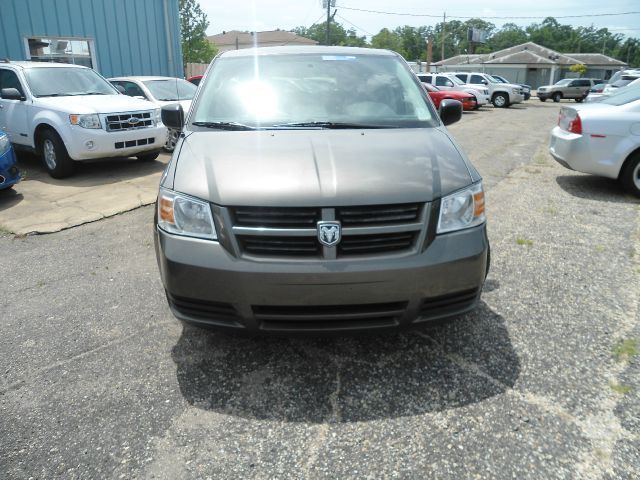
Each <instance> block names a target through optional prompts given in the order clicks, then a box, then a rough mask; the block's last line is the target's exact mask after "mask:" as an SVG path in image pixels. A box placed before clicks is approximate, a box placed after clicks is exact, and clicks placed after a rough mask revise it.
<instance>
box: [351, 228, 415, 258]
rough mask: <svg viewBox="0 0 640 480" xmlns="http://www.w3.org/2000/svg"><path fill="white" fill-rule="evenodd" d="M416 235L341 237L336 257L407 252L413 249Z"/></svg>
mask: <svg viewBox="0 0 640 480" xmlns="http://www.w3.org/2000/svg"><path fill="white" fill-rule="evenodd" d="M417 234H418V232H401V233H385V234H379V235H351V236H348V237H343V238H342V241H341V242H340V243H339V244H338V255H339V256H344V255H367V254H372V253H392V252H398V251H403V250H408V249H410V248H411V247H413V245H414V241H415V239H416V237H417Z"/></svg>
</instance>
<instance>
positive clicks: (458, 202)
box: [438, 182, 486, 233]
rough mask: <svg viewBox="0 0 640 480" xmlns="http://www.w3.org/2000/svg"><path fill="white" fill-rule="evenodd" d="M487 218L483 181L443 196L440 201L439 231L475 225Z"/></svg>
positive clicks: (450, 230)
mask: <svg viewBox="0 0 640 480" xmlns="http://www.w3.org/2000/svg"><path fill="white" fill-rule="evenodd" d="M485 220H486V217H485V215H484V190H483V189H482V182H478V183H476V184H474V185H472V186H471V187H469V188H467V189H465V190H460V191H457V192H455V193H452V194H451V195H448V196H446V197H443V198H442V200H441V201H440V217H439V218H438V233H446V232H453V231H455V230H462V229H464V228H471V227H475V226H477V225H481V224H482V223H484V222H485Z"/></svg>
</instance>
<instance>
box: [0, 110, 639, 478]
mask: <svg viewBox="0 0 640 480" xmlns="http://www.w3.org/2000/svg"><path fill="white" fill-rule="evenodd" d="M484 110H486V111H484ZM556 113H557V105H556V106H555V107H554V106H553V105H551V106H549V105H547V104H544V105H543V104H540V103H532V101H530V102H528V103H527V104H525V105H524V106H520V107H517V108H511V109H508V110H497V109H496V110H493V109H491V108H486V109H483V111H481V112H478V113H476V114H473V115H465V116H464V118H463V120H462V121H461V122H460V123H458V124H456V125H454V126H452V128H451V131H452V132H453V133H454V135H455V136H456V137H457V138H458V139H459V141H460V143H461V144H462V145H463V147H464V148H465V150H466V151H467V153H468V155H469V156H470V157H471V158H472V160H473V162H474V164H475V165H476V166H477V167H478V169H479V170H480V172H481V173H482V174H483V176H484V177H485V181H486V184H487V186H488V192H487V216H488V222H489V224H488V228H489V237H490V240H491V245H492V268H491V271H490V273H489V277H488V279H487V283H486V285H485V289H484V292H483V297H482V302H481V304H480V306H479V308H478V309H477V310H476V311H474V312H472V313H470V314H468V315H465V316H464V317H462V318H460V319H459V320H457V321H456V322H454V323H452V324H449V325H445V326H436V327H432V328H429V329H426V330H420V331H412V332H404V333H400V334H396V335H387V336H362V337H357V336H355V337H354V336H352V337H335V338H334V337H329V338H254V339H252V338H243V337H235V336H229V335H223V334H220V333H216V332H208V331H203V330H199V329H196V328H192V327H186V326H183V325H181V324H180V323H179V322H177V321H176V320H175V319H174V318H173V317H172V315H171V313H170V311H169V309H168V307H167V305H166V301H165V299H164V292H163V290H162V285H161V283H160V279H159V275H158V271H157V266H156V261H155V253H154V250H153V240H152V216H153V208H152V207H142V208H138V209H136V210H133V211H130V212H127V213H122V214H119V215H116V216H113V217H111V218H106V219H103V220H100V221H97V222H94V223H89V224H86V225H82V226H78V227H75V228H70V229H67V230H64V231H61V232H58V233H54V234H48V235H32V236H18V237H15V236H13V235H9V234H0V250H1V251H2V275H1V276H0V291H1V292H2V295H1V296H0V311H1V312H2V314H1V315H0V358H1V360H0V366H1V367H0V439H1V440H0V478H31V477H32V478H167V479H174V478H341V479H342V478H438V479H441V478H443V479H449V478H451V479H466V478H482V479H485V478H497V479H503V478H504V479H507V478H509V479H511V478H517V479H529V478H530V479H540V478H545V479H546V478H549V479H574V478H575V479H600V478H603V479H620V478H622V479H627V478H628V479H633V478H640V475H639V473H638V472H640V420H639V418H640V357H639V356H638V355H637V354H636V352H637V350H638V349H640V345H639V344H638V343H639V342H640V310H639V304H640V288H639V287H640V201H638V199H635V198H633V197H630V196H628V195H626V194H625V193H624V192H622V191H621V190H620V189H619V187H618V185H617V184H616V183H615V182H613V181H610V180H606V179H600V178H596V177H591V176H588V175H583V174H579V173H576V172H571V171H569V170H566V169H564V168H563V167H561V166H559V165H557V164H556V163H555V162H554V161H553V160H552V159H551V157H549V155H548V154H547V153H546V141H547V136H548V132H549V130H550V129H551V127H552V126H553V123H554V121H555V119H556Z"/></svg>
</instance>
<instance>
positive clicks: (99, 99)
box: [0, 61, 167, 178]
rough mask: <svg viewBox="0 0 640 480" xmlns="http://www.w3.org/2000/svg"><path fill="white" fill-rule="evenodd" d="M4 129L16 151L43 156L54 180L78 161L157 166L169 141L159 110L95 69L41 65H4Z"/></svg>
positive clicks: (0, 66)
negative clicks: (125, 159)
mask: <svg viewBox="0 0 640 480" xmlns="http://www.w3.org/2000/svg"><path fill="white" fill-rule="evenodd" d="M0 128H2V129H4V130H5V131H6V133H7V134H8V135H9V139H10V141H11V143H12V144H13V145H14V146H15V147H16V148H18V149H28V150H33V151H36V152H37V153H39V154H41V155H42V157H43V160H44V165H45V168H46V169H47V171H48V172H49V174H50V175H51V176H52V177H54V178H63V177H66V176H69V175H71V174H72V173H73V169H74V165H75V161H81V160H89V159H94V158H112V157H131V156H135V157H137V158H138V159H140V160H155V159H156V158H157V156H158V154H159V151H160V149H161V148H162V146H163V145H164V142H165V138H166V135H167V130H166V128H165V127H164V125H162V122H161V119H160V109H159V108H157V107H156V106H155V105H154V104H152V103H150V102H147V101H146V100H139V99H135V98H131V97H128V96H126V95H121V94H120V93H119V92H118V90H117V89H116V88H115V87H114V86H113V85H111V84H110V83H109V82H107V81H106V80H105V79H104V78H103V77H102V76H100V75H99V74H98V73H96V72H95V71H94V70H92V69H90V68H86V67H81V66H78V65H68V64H60V63H41V62H8V61H4V62H0Z"/></svg>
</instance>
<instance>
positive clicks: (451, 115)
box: [439, 99, 462, 125]
mask: <svg viewBox="0 0 640 480" xmlns="http://www.w3.org/2000/svg"><path fill="white" fill-rule="evenodd" d="M439 110H440V119H441V120H442V123H444V124H445V125H451V124H452V123H456V122H457V121H458V120H460V119H461V118H462V103H460V102H459V101H457V100H452V99H446V100H442V101H441V102H440V109H439Z"/></svg>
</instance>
